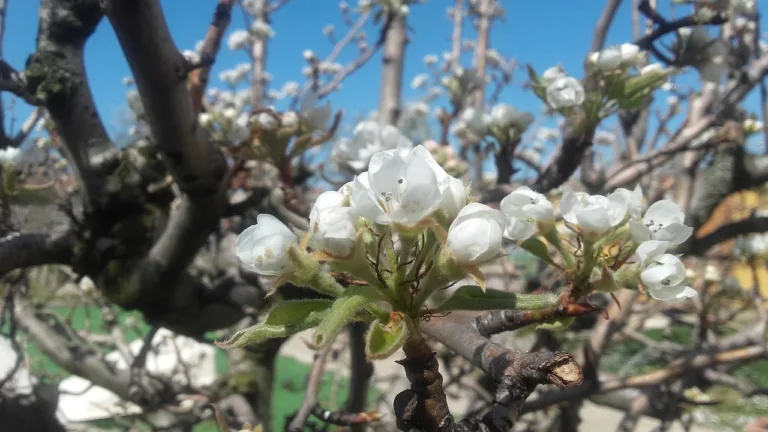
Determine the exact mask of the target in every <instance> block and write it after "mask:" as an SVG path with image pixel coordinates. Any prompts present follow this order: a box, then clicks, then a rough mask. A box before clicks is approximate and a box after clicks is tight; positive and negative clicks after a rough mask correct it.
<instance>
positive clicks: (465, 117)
mask: <svg viewBox="0 0 768 432" xmlns="http://www.w3.org/2000/svg"><path fill="white" fill-rule="evenodd" d="M533 120H534V118H533V115H532V114H530V113H527V112H522V111H518V110H517V109H515V108H514V107H512V106H509V105H505V104H497V105H495V106H494V107H493V108H491V111H490V112H484V111H482V110H479V109H476V108H472V107H469V108H466V109H464V111H462V113H461V115H460V116H459V119H458V121H457V122H456V123H454V124H453V126H452V132H453V134H454V135H456V136H458V137H459V138H464V139H471V140H479V139H483V138H485V137H486V136H492V137H493V138H495V139H496V141H497V142H499V143H501V144H506V143H508V142H510V141H515V140H518V139H520V137H521V136H522V135H523V133H525V131H526V130H528V128H529V127H530V126H531V124H532V123H533Z"/></svg>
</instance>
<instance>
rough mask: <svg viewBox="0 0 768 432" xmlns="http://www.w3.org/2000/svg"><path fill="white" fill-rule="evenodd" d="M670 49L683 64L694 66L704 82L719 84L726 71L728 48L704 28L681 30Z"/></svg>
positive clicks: (685, 28)
mask: <svg viewBox="0 0 768 432" xmlns="http://www.w3.org/2000/svg"><path fill="white" fill-rule="evenodd" d="M677 33H678V41H676V43H675V44H674V45H673V47H672V49H673V51H674V52H676V54H677V56H678V57H679V61H680V62H681V63H683V64H689V65H691V66H694V67H695V68H696V69H697V70H698V71H699V75H701V78H702V79H703V80H704V81H708V82H712V83H719V82H720V81H721V80H722V78H723V76H724V75H725V72H726V71H727V69H728V65H727V64H726V60H727V55H728V46H727V45H726V44H725V43H724V42H723V41H722V40H720V39H718V38H714V37H712V36H711V35H710V34H709V32H707V30H706V29H705V28H704V27H696V28H694V29H691V28H689V27H684V28H681V29H679V30H678V31H677Z"/></svg>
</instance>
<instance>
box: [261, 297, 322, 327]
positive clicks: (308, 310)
mask: <svg viewBox="0 0 768 432" xmlns="http://www.w3.org/2000/svg"><path fill="white" fill-rule="evenodd" d="M332 304H333V301H332V300H319V299H315V300H288V301H283V302H280V303H279V304H278V305H277V306H275V307H274V308H273V309H272V310H271V311H270V312H269V315H268V316H267V319H266V320H265V321H264V323H265V324H269V325H276V326H292V325H300V324H301V323H302V322H304V321H306V320H307V319H310V320H313V321H316V322H319V320H316V319H314V318H312V317H313V315H316V314H318V313H325V312H327V310H328V308H330V307H331V305H332Z"/></svg>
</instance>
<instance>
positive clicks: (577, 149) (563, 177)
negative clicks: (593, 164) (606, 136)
mask: <svg viewBox="0 0 768 432" xmlns="http://www.w3.org/2000/svg"><path fill="white" fill-rule="evenodd" d="M585 121H586V120H585V119H584V115H583V114H575V115H574V116H572V117H569V118H568V119H566V124H565V126H564V129H565V131H564V133H563V142H562V143H561V144H560V145H559V146H558V147H557V149H556V150H555V152H554V154H553V155H552V158H551V159H550V161H549V163H548V164H547V166H546V168H544V171H543V172H542V174H541V175H540V176H539V178H538V179H537V180H536V183H535V185H534V188H535V189H536V190H537V191H539V192H541V193H544V192H546V191H549V190H551V189H554V188H556V187H558V186H560V185H561V184H563V183H565V182H566V181H568V179H569V178H570V177H571V175H573V173H574V172H576V170H577V169H578V168H579V165H580V164H581V161H582V159H583V156H584V153H585V152H586V151H587V149H588V148H590V147H591V146H592V138H593V136H594V134H595V129H594V127H588V128H585V126H584V123H585Z"/></svg>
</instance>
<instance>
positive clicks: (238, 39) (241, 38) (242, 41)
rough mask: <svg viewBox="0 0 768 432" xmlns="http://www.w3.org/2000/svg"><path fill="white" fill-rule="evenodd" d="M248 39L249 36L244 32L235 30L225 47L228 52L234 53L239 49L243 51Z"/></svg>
mask: <svg viewBox="0 0 768 432" xmlns="http://www.w3.org/2000/svg"><path fill="white" fill-rule="evenodd" d="M249 39H250V35H249V34H248V32H247V31H245V30H235V31H233V32H232V33H231V34H230V35H229V38H228V39H227V46H228V47H229V49H230V50H232V51H236V50H239V49H243V48H245V47H246V46H247V45H248V40H249Z"/></svg>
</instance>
